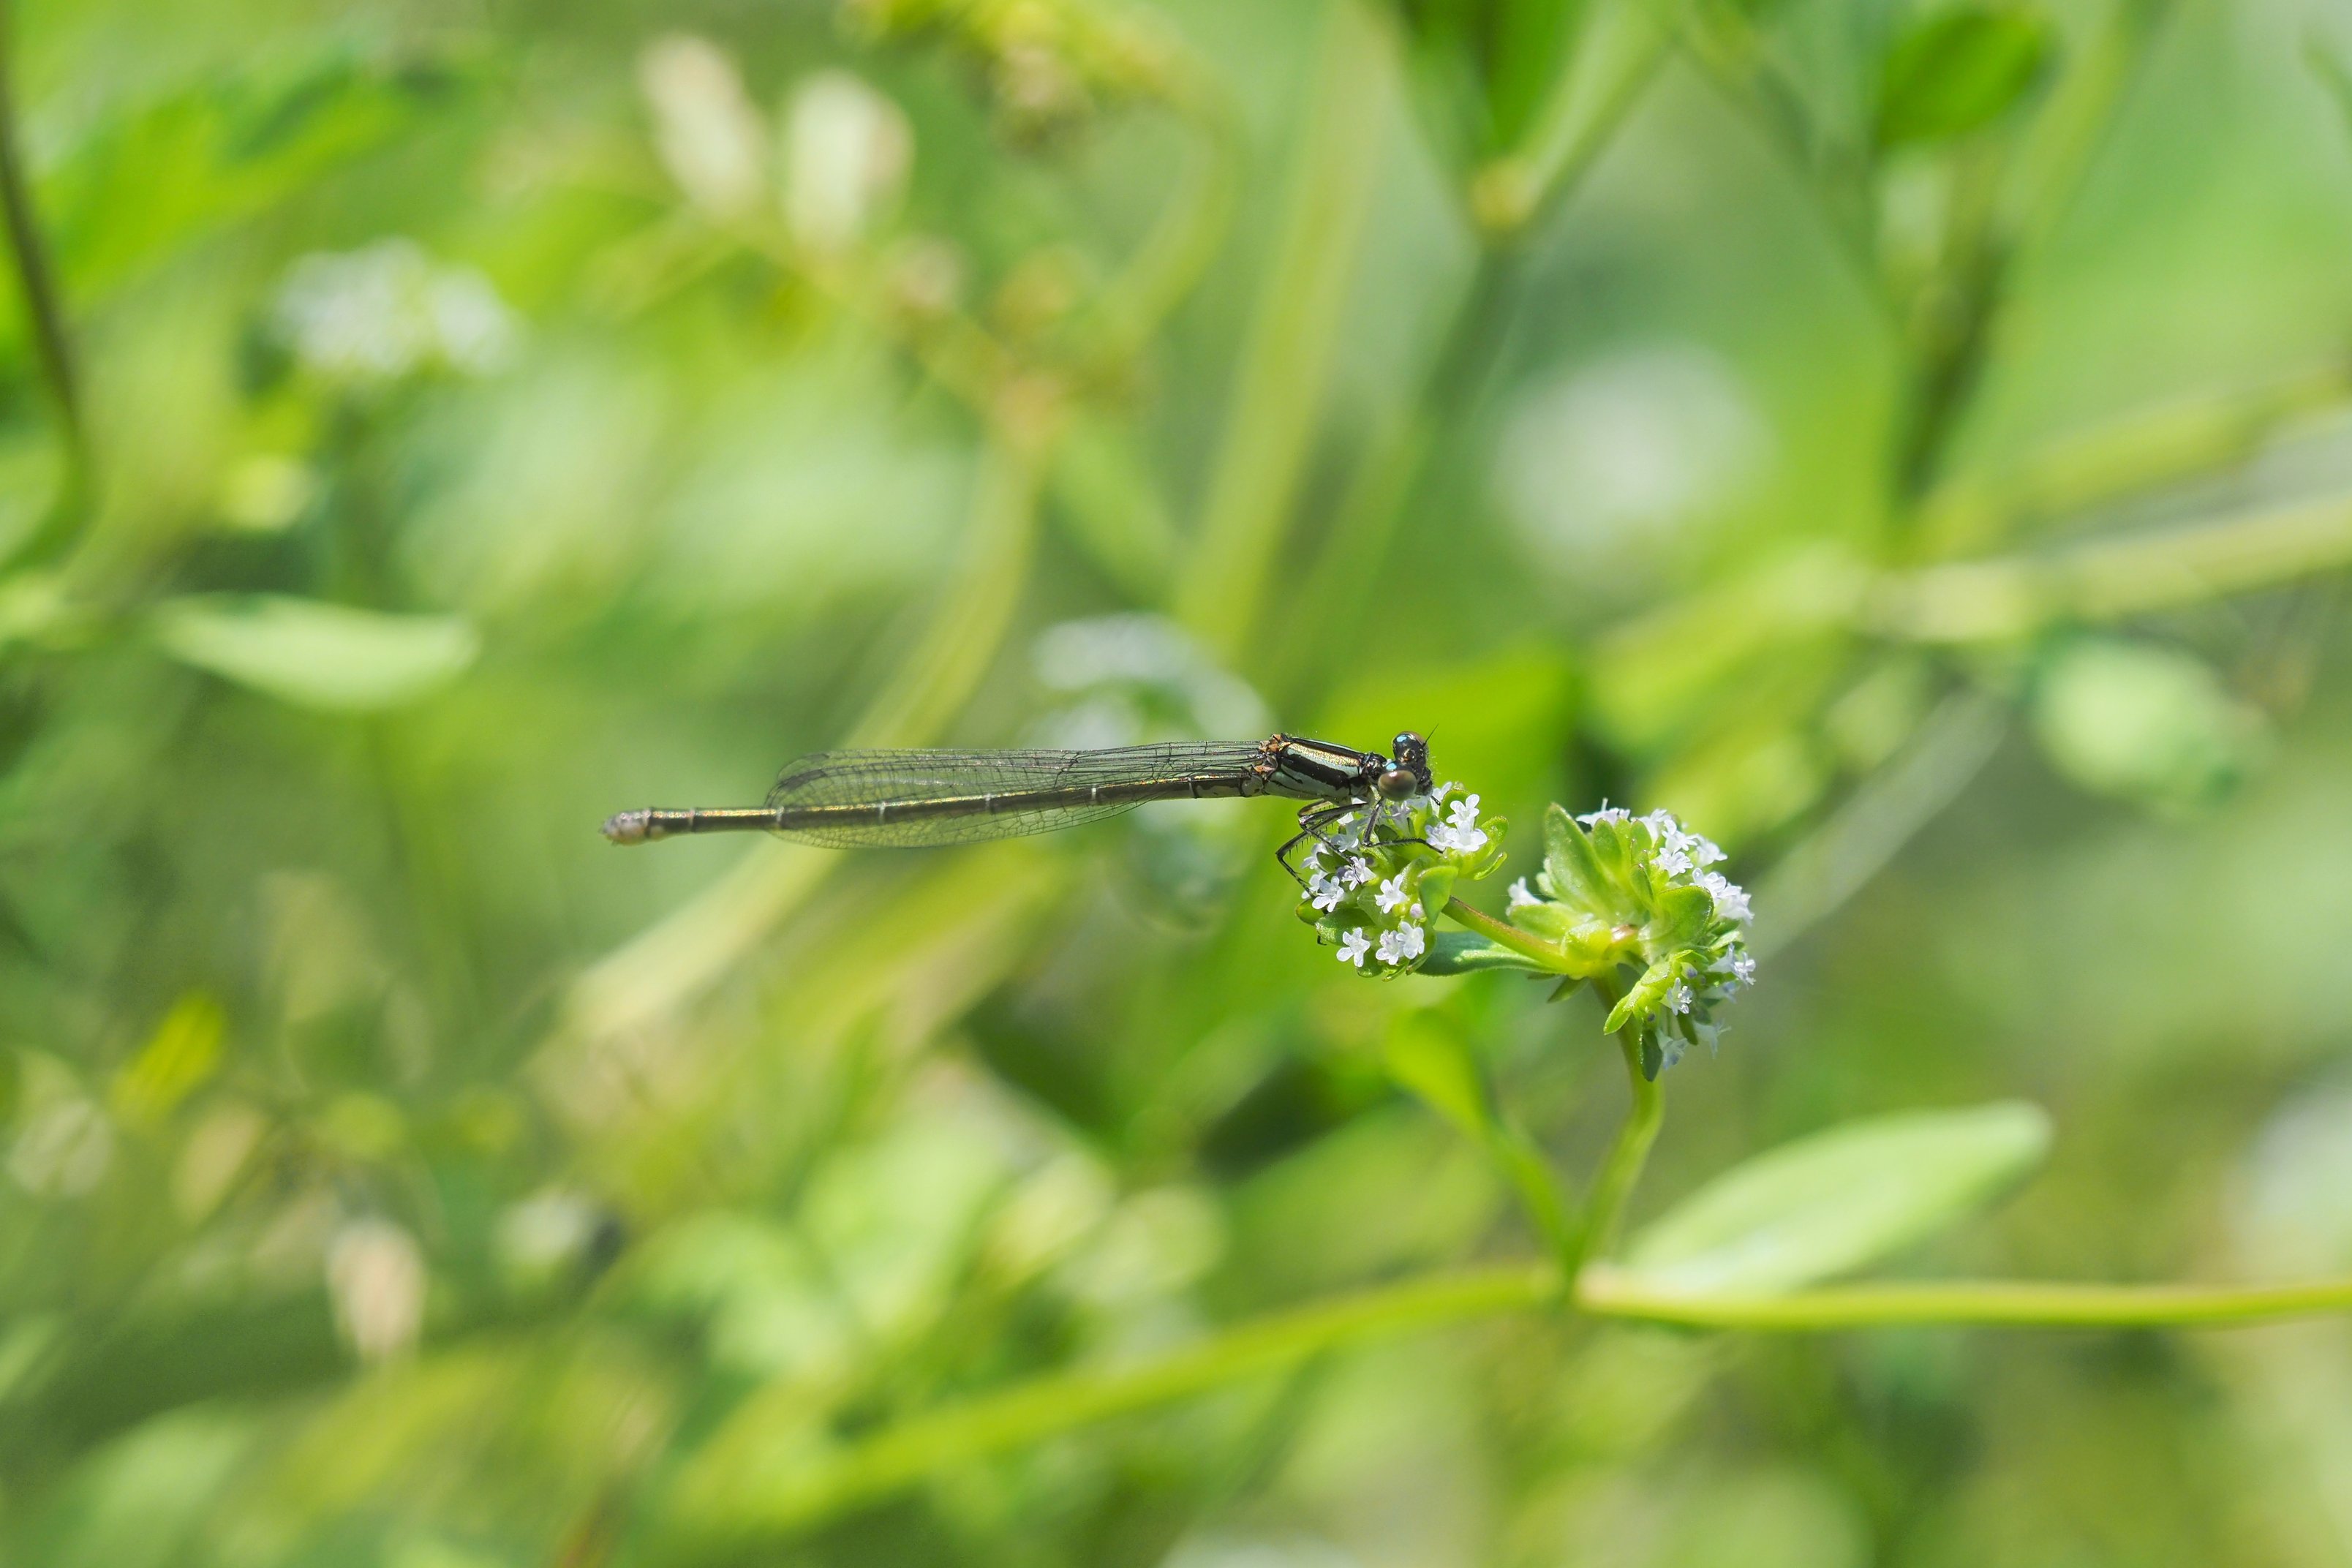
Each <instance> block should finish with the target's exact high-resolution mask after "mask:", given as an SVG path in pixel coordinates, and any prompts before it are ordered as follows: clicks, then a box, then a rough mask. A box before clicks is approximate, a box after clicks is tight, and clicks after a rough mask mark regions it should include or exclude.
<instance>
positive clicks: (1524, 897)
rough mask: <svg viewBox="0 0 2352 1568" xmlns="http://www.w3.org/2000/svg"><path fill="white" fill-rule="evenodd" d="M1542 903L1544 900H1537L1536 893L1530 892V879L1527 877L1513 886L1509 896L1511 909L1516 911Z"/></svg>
mask: <svg viewBox="0 0 2352 1568" xmlns="http://www.w3.org/2000/svg"><path fill="white" fill-rule="evenodd" d="M1542 902H1543V900H1541V899H1538V898H1537V897H1536V896H1535V894H1534V893H1532V892H1530V891H1528V879H1526V878H1525V877H1522V878H1520V879H1518V880H1517V881H1516V882H1513V883H1512V884H1511V890H1510V894H1509V907H1510V908H1512V909H1515V910H1524V909H1527V908H1528V907H1529V906H1530V905H1534V904H1539V903H1542Z"/></svg>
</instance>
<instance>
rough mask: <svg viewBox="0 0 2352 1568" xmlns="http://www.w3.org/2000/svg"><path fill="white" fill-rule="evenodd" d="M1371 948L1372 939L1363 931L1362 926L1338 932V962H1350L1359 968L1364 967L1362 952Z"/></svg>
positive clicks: (1364, 952)
mask: <svg viewBox="0 0 2352 1568" xmlns="http://www.w3.org/2000/svg"><path fill="white" fill-rule="evenodd" d="M1371 950H1372V939H1371V938H1370V937H1368V936H1366V935H1365V934H1364V933H1363V930H1362V928H1360V927H1359V928H1357V929H1355V930H1353V931H1341V932H1340V933H1339V962H1340V963H1352V964H1354V965H1355V966H1356V967H1357V968H1359V969H1361V968H1363V967H1364V954H1366V953H1368V952H1370V951H1371Z"/></svg>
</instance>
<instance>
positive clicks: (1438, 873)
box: [1300, 784, 1502, 975]
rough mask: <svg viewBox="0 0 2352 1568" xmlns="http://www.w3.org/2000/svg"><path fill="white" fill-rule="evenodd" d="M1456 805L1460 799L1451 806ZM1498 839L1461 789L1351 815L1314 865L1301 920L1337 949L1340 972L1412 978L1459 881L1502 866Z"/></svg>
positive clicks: (1310, 863) (1313, 856)
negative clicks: (1409, 975)
mask: <svg viewBox="0 0 2352 1568" xmlns="http://www.w3.org/2000/svg"><path fill="white" fill-rule="evenodd" d="M1449 796H1459V798H1458V799H1454V801H1453V803H1452V805H1447V804H1446V801H1447V798H1448V797H1449ZM1368 816H1371V817H1374V818H1375V820H1372V821H1370V822H1367V820H1366V818H1367V817H1368ZM1490 828H1491V829H1492V830H1493V831H1491V832H1490V831H1489V829H1490ZM1501 831H1502V826H1501V824H1500V823H1493V822H1481V821H1480V820H1479V817H1478V797H1477V796H1476V795H1470V794H1467V793H1466V792H1465V791H1464V789H1463V787H1462V786H1461V785H1460V784H1441V785H1440V786H1438V787H1437V788H1436V789H1434V790H1432V791H1431V792H1430V793H1429V794H1428V795H1419V796H1415V797H1413V798H1412V799H1410V800H1407V801H1403V802H1401V803H1399V804H1398V805H1393V806H1382V807H1380V808H1377V811H1365V810H1359V811H1357V812H1354V813H1351V814H1349V816H1346V817H1344V818H1342V819H1341V820H1340V821H1339V822H1337V823H1334V824H1332V825H1330V826H1328V827H1327V828H1326V829H1325V830H1324V835H1323V837H1322V841H1321V842H1319V843H1318V844H1317V846H1316V847H1315V848H1314V850H1313V851H1312V852H1311V853H1310V854H1308V856H1307V858H1306V861H1305V863H1304V868H1305V871H1306V879H1307V893H1306V899H1305V900H1304V902H1305V907H1304V908H1303V909H1302V910H1300V913H1301V914H1302V915H1303V916H1305V917H1306V918H1307V919H1308V920H1310V921H1314V922H1315V923H1316V924H1317V925H1318V927H1321V928H1322V929H1323V931H1324V933H1325V940H1327V941H1332V942H1336V943H1337V944H1338V948H1339V952H1338V955H1337V956H1338V958H1339V962H1340V963H1344V964H1347V965H1349V967H1350V968H1353V969H1356V970H1358V971H1360V972H1362V973H1380V974H1385V975H1395V974H1402V973H1409V972H1411V971H1412V970H1414V969H1417V968H1419V967H1420V966H1421V963H1422V961H1423V958H1425V957H1426V956H1427V955H1428V953H1429V952H1430V931H1429V927H1430V923H1431V922H1432V921H1434V920H1435V919H1436V916H1437V911H1438V910H1440V909H1441V908H1443V907H1444V903H1445V900H1446V898H1447V897H1448V896H1449V895H1450V892H1451V889H1452V887H1453V885H1454V879H1455V878H1456V877H1457V876H1465V875H1466V876H1469V877H1472V878H1476V877H1483V876H1485V875H1486V874H1487V873H1488V872H1489V871H1491V870H1492V869H1493V868H1494V865H1495V863H1496V862H1497V861H1498V860H1499V858H1500V856H1501V854H1502V848H1501V846H1500V845H1499V844H1496V842H1495V839H1496V834H1499V833H1500V832H1501ZM1490 846H1491V850H1490Z"/></svg>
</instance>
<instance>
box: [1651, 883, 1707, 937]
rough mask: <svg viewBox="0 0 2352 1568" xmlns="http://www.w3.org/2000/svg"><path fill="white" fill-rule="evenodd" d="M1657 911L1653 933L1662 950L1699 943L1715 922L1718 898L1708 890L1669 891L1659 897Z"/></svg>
mask: <svg viewBox="0 0 2352 1568" xmlns="http://www.w3.org/2000/svg"><path fill="white" fill-rule="evenodd" d="M1657 908H1658V912H1657V916H1656V918H1655V919H1654V920H1653V921H1651V922H1650V931H1651V935H1652V940H1654V942H1656V943H1657V944H1658V945H1659V946H1660V947H1683V946H1686V945H1688V944H1689V943H1691V942H1696V941H1697V940H1698V938H1699V933H1700V932H1702V931H1706V928H1707V925H1708V923H1709V922H1710V921H1713V920H1714V919H1715V899H1714V897H1713V896H1712V895H1711V894H1709V893H1708V892H1707V890H1706V889H1705V888H1668V889H1666V890H1665V891H1664V892H1663V893H1660V894H1659V895H1658V905H1657Z"/></svg>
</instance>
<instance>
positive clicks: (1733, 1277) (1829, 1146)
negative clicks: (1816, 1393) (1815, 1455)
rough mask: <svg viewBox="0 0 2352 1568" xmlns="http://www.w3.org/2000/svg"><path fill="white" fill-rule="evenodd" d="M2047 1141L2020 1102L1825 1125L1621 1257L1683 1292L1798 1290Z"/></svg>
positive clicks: (1877, 1255) (1910, 1233)
mask: <svg viewBox="0 0 2352 1568" xmlns="http://www.w3.org/2000/svg"><path fill="white" fill-rule="evenodd" d="M2049 1145H2050V1119H2049V1117H2048V1116H2047V1115H2045V1114H2044V1113H2043V1111H2042V1109H2041V1108H2040V1107H2039V1106H2034V1105H2028V1104H2025V1103H2022V1102H2021V1101H2015V1100H2011V1101H2004V1102H2001V1103H1999V1104H1994V1105H1984V1106H1978V1107H1976V1108H1974V1109H1972V1110H1942V1111H1918V1112H1911V1113H1908V1114H1905V1115H1899V1116H1886V1117H1880V1118H1877V1119H1875V1120H1874V1121H1863V1122H1855V1123H1852V1124H1849V1125H1847V1126H1844V1127H1839V1128H1833V1129H1832V1130H1831V1131H1827V1132H1822V1133H1817V1134H1815V1135H1814V1136H1812V1137H1811V1138H1801V1139H1799V1140H1798V1141H1797V1142H1794V1143H1789V1144H1784V1145H1782V1146H1781V1147H1780V1148H1778V1149H1775V1150H1773V1151H1771V1152H1769V1153H1767V1154H1763V1155H1760V1156H1759V1157H1758V1158H1756V1159H1753V1160H1750V1161H1748V1163H1746V1164H1743V1165H1739V1166H1738V1167H1736V1168H1734V1169H1733V1170H1732V1171H1731V1172H1729V1173H1727V1174H1725V1175H1722V1176H1719V1177H1717V1178H1716V1180H1714V1181H1712V1182H1710V1183H1708V1184H1706V1186H1704V1187H1702V1188H1700V1189H1699V1190H1698V1191H1697V1192H1696V1193H1695V1194H1692V1195H1691V1196H1690V1197H1688V1198H1685V1200H1683V1202H1682V1203H1680V1204H1678V1205H1675V1208H1674V1209H1673V1210H1671V1211H1670V1212H1669V1213H1667V1214H1666V1215H1665V1216H1664V1218H1662V1219H1660V1220H1658V1221H1657V1223H1655V1224H1654V1225H1652V1226H1650V1227H1649V1228H1648V1229H1647V1230H1645V1231H1643V1233H1642V1235H1641V1236H1640V1237H1637V1238H1636V1239H1635V1241H1634V1242H1633V1247H1631V1248H1630V1249H1629V1250H1628V1252H1627V1255H1626V1261H1625V1263H1624V1265H1623V1267H1624V1268H1625V1271H1626V1272H1627V1273H1629V1274H1632V1275H1635V1276H1638V1277H1639V1278H1640V1279H1641V1281H1642V1283H1643V1285H1644V1286H1646V1287H1648V1288H1651V1289H1662V1290H1674V1291H1679V1292H1684V1293H1686V1294H1691V1295H1756V1294H1770V1293H1775V1292H1779V1291H1784V1290H1790V1289H1796V1288H1797V1287H1799V1286H1802V1285H1808V1284H1811V1283H1812V1282H1813V1281H1814V1280H1817V1279H1827V1278H1830V1277H1831V1276H1833V1275H1838V1274H1844V1273H1848V1272H1851V1271H1852V1270H1853V1269H1856V1268H1863V1267H1864V1266H1866V1265H1868V1264H1872V1263H1875V1262H1877V1261H1878V1260H1880V1259H1881V1258H1885V1257H1887V1256H1889V1255H1890V1254H1893V1253H1895V1252H1897V1251H1900V1250H1901V1249H1902V1248H1904V1247H1907V1246H1909V1245H1911V1244H1912V1243H1913V1242H1916V1241H1917V1240H1919V1239H1921V1238H1922V1237H1927V1236H1929V1235H1931V1234H1933V1233H1934V1232H1936V1231H1937V1230H1940V1229H1942V1228H1943V1227H1944V1226H1948V1225H1950V1224H1951V1223H1953V1222H1954V1221H1956V1220H1958V1219H1961V1218H1963V1217H1965V1216H1966V1215H1969V1214H1972V1213H1974V1212H1975V1211H1977V1210H1978V1209H1979V1208H1982V1207H1983V1206H1985V1205H1987V1204H1989V1203H1990V1202H1991V1201H1992V1199H1993V1198H1995V1197H1996V1196H1998V1195H1999V1194H2000V1193H2001V1192H2002V1191H2003V1190H2004V1189H2006V1188H2007V1187H2009V1186H2010V1185H2011V1184H2012V1183H2014V1182H2015V1181H2017V1180H2018V1179H2019V1178H2020V1177H2021V1176H2022V1175H2024V1174H2025V1173H2026V1172H2028V1171H2030V1170H2032V1168H2033V1167H2034V1166H2035V1165H2037V1164H2039V1163H2041V1161H2042V1154H2043V1152H2045V1151H2046V1150H2047V1149H2048V1148H2049Z"/></svg>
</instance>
